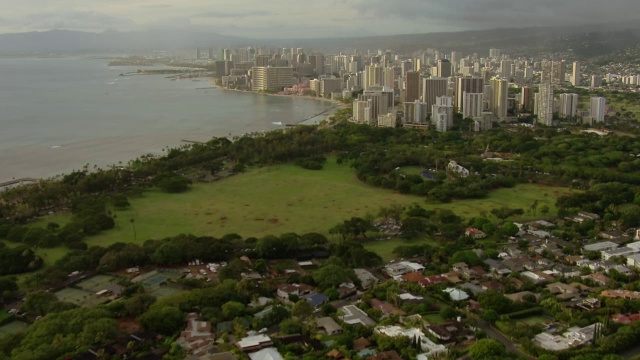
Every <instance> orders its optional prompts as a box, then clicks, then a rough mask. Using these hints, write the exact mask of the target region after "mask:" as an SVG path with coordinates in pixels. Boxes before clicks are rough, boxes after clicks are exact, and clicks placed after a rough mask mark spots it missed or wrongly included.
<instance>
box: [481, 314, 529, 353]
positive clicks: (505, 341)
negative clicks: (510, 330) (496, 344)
mask: <svg viewBox="0 0 640 360" xmlns="http://www.w3.org/2000/svg"><path fill="white" fill-rule="evenodd" d="M477 320H478V322H477V326H478V327H479V328H480V329H482V330H483V331H484V332H485V333H486V334H487V337H488V338H491V339H494V340H498V341H500V342H501V343H502V345H504V347H505V348H507V351H508V352H510V353H514V354H516V355H518V356H521V357H525V358H527V359H533V358H532V357H531V356H529V355H527V354H525V353H523V352H522V351H520V349H518V348H517V347H516V345H515V344H514V343H513V341H511V340H510V339H509V338H507V337H506V336H504V335H502V333H501V332H500V331H498V330H496V329H494V328H493V327H491V325H489V323H488V322H486V321H484V320H482V319H477Z"/></svg>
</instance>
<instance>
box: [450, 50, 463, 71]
mask: <svg viewBox="0 0 640 360" xmlns="http://www.w3.org/2000/svg"><path fill="white" fill-rule="evenodd" d="M461 58H462V53H461V52H459V51H452V52H451V70H452V72H453V73H455V72H456V67H457V66H458V64H459V62H460V59H461Z"/></svg>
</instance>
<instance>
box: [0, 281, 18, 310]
mask: <svg viewBox="0 0 640 360" xmlns="http://www.w3.org/2000/svg"><path fill="white" fill-rule="evenodd" d="M16 290H18V283H17V282H16V279H15V278H13V277H0V304H3V303H4V297H5V296H6V294H8V293H10V292H13V291H16Z"/></svg>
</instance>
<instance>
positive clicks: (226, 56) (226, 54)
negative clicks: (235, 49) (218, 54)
mask: <svg viewBox="0 0 640 360" xmlns="http://www.w3.org/2000/svg"><path fill="white" fill-rule="evenodd" d="M222 60H231V51H230V50H229V49H223V50H222Z"/></svg>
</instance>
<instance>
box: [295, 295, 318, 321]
mask: <svg viewBox="0 0 640 360" xmlns="http://www.w3.org/2000/svg"><path fill="white" fill-rule="evenodd" d="M311 314H313V307H312V306H311V304H309V302H308V301H307V300H304V299H303V300H298V301H297V302H296V303H295V304H293V307H292V308H291V315H293V316H297V317H301V318H305V317H308V316H311Z"/></svg>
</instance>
